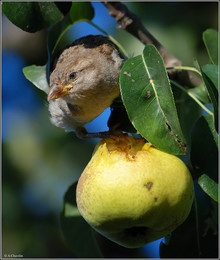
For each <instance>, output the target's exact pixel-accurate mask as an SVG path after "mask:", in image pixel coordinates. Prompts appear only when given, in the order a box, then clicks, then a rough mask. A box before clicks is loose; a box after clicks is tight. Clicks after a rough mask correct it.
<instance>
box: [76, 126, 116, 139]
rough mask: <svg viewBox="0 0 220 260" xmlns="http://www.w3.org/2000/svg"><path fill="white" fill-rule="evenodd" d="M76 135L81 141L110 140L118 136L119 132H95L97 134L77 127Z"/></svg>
mask: <svg viewBox="0 0 220 260" xmlns="http://www.w3.org/2000/svg"><path fill="white" fill-rule="evenodd" d="M76 135H77V137H79V138H80V139H92V138H101V139H103V138H110V137H113V136H118V133H117V132H112V129H110V130H109V131H104V132H95V133H88V132H87V130H86V129H85V127H77V129H76Z"/></svg>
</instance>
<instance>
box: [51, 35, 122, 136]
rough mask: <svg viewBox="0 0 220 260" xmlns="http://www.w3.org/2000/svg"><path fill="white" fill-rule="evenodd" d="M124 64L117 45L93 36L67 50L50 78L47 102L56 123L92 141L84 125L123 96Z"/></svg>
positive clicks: (59, 59)
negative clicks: (121, 75) (121, 80)
mask: <svg viewBox="0 0 220 260" xmlns="http://www.w3.org/2000/svg"><path fill="white" fill-rule="evenodd" d="M123 60H124V59H123V56H122V54H121V53H120V52H119V50H118V48H117V47H116V45H115V44H113V43H112V42H111V41H110V40H109V39H108V38H107V37H104V36H102V35H89V36H86V37H83V38H80V39H78V40H76V41H74V42H73V43H72V44H71V45H70V46H67V47H66V48H65V49H64V50H63V52H62V53H61V54H60V56H59V57H58V59H57V62H56V64H55V68H54V70H53V71H52V73H51V75H50V90H49V93H48V97H47V99H48V101H49V111H50V114H51V121H52V123H53V124H54V125H56V126H58V127H61V128H64V129H65V130H66V131H67V132H70V131H75V132H76V134H77V135H78V136H79V137H89V133H87V132H86V130H85V128H83V125H85V124H86V123H88V122H90V121H92V120H93V119H94V118H96V117H97V116H99V115H100V114H101V113H102V112H103V111H104V110H105V109H106V108H107V107H109V106H110V105H111V104H112V102H113V100H114V99H115V98H116V97H118V96H119V94H120V91H119V73H120V69H121V67H122V65H123ZM91 137H93V136H92V135H91Z"/></svg>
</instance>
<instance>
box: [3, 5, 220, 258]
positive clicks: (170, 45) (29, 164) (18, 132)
mask: <svg viewBox="0 0 220 260" xmlns="http://www.w3.org/2000/svg"><path fill="white" fill-rule="evenodd" d="M126 4H127V6H128V7H129V8H130V9H131V10H132V11H133V12H135V13H136V14H137V15H138V16H139V18H140V19H141V20H142V21H143V23H144V24H145V26H146V28H148V30H149V31H150V32H151V33H152V34H153V35H154V36H155V37H156V38H157V39H158V40H159V41H160V42H161V43H162V44H163V45H164V46H165V47H166V48H167V49H168V50H169V51H170V52H171V53H173V54H174V55H176V56H177V58H179V59H180V60H182V61H183V63H184V64H185V65H192V64H193V59H194V58H195V57H196V58H197V59H198V60H199V62H200V64H201V65H203V64H205V63H207V62H208V61H209V58H208V55H207V53H206V51H205V46H204V43H203V42H202V37H201V36H202V33H203V31H205V30H206V29H207V28H214V29H217V27H218V4H217V3H215V2H207V3H205V2H204V3H203V2H198V3H196V2H192V3H191V2H181V3H178V2H167V3H166V2H160V3H159V2H155V3H153V2H151V3H147V2H146V3H144V2H143V3H141V2H137V3H132V2H129V3H126ZM59 5H60V6H61V3H59ZM68 5H69V4H68ZM100 5H101V4H99V3H93V6H94V7H95V11H96V12H95V18H94V19H96V18H97V17H98V16H100V17H101V18H100V20H99V23H100V24H99V25H100V27H102V26H103V29H105V30H106V31H108V30H110V31H112V32H113V34H114V35H115V38H117V40H118V41H119V42H120V43H121V44H122V45H123V46H125V47H126V50H127V51H128V52H129V54H130V55H131V56H134V55H136V54H140V53H141V52H142V50H143V47H144V46H143V45H142V44H141V43H140V42H138V40H137V39H134V37H132V36H130V35H128V34H127V33H126V32H124V31H120V30H118V29H116V28H115V22H114V21H113V19H112V18H111V17H110V16H109V15H108V14H107V10H103V9H100ZM59 8H60V7H59ZM68 8H69V7H68ZM68 8H67V9H68ZM68 10H69V9H68ZM65 12H67V11H65ZM108 19H109V23H106V24H105V21H107V20H108ZM5 26H6V20H3V32H4V28H5ZM78 26H80V23H79V25H78ZM79 28H81V27H79ZM16 30H17V31H16V33H17V34H15V38H14V39H15V42H16V40H18V39H19V37H18V36H19V29H16ZM77 30H81V29H77V26H76V25H74V27H73V29H72V28H71V29H70V30H69V31H67V32H66V33H65V35H64V39H65V37H67V38H68V39H74V38H75V37H76V36H77V35H78V31H77ZM84 30H85V31H84V33H85V35H86V34H90V33H91V28H90V27H84ZM7 33H8V34H9V33H10V31H8V32H7ZM4 36H5V34H3V43H4V41H5V42H6V37H5V38H4ZM16 37H17V38H16ZM31 37H33V36H32V35H31V36H30V38H31ZM43 37H45V35H44V36H43ZM42 40H44V41H45V38H43V39H42V38H41V39H39V42H40V41H42ZM29 43H30V42H27V43H26V45H25V44H24V45H23V49H24V50H26V48H27V47H28V45H29ZM5 46H6V47H5V49H3V52H4V51H9V50H8V49H7V44H6V43H5ZM45 49H46V46H45ZM11 50H12V49H10V51H11ZM12 51H14V52H16V51H17V49H16V44H15V47H14V49H13V50H12ZM35 51H36V50H34V49H32V50H31V52H32V53H34V52H35ZM26 52H27V50H26ZM36 53H37V52H36ZM40 59H42V63H43V62H44V59H45V57H44V53H42V57H39V56H37V55H36V56H35V57H34V58H32V60H28V61H29V62H30V64H27V65H32V64H33V63H36V61H39V60H40ZM4 65H5V61H4V60H3V62H2V66H3V67H4ZM16 69H18V68H16V67H14V68H13V67H11V72H12V75H9V76H7V77H13V76H14V75H13V71H14V70H16ZM19 69H20V71H21V70H22V68H19ZM7 77H6V75H2V79H3V80H2V82H3V84H2V88H3V105H4V103H5V104H6V103H8V102H9V101H10V99H11V94H8V95H4V88H6V87H7V86H6V84H5V82H6V81H7V80H8V78H7ZM19 84H21V83H19V81H18V79H17V78H14V82H13V87H12V86H11V92H10V93H12V92H13V94H15V93H16V98H19V97H21V96H23V97H25V94H26V93H25V91H24V92H21V91H20V89H21V86H20V85H19ZM22 84H23V83H22ZM28 87H30V88H33V92H32V94H33V95H34V96H36V97H37V99H38V102H39V104H40V105H39V108H38V109H37V111H36V112H35V113H34V114H31V116H30V115H29V116H27V115H26V111H28V110H30V107H29V106H28V105H27V104H26V103H25V102H24V109H23V110H19V106H17V107H16V106H14V107H13V110H11V111H12V115H11V114H10V113H7V111H6V108H4V106H3V111H2V114H3V121H2V122H3V124H4V125H5V127H6V128H5V129H7V133H5V134H7V138H6V137H4V138H3V140H2V151H3V154H2V195H3V196H2V201H3V205H2V206H3V207H2V218H3V222H2V241H3V254H9V255H10V254H14V255H19V254H21V255H23V256H24V257H29V258H33V257H39V258H40V257H44V258H49V257H56V258H57V257H59V258H61V257H74V256H75V255H74V253H73V252H72V251H70V249H69V247H68V246H67V245H66V243H65V241H64V239H63V235H62V233H61V231H60V230H59V225H60V223H59V214H60V211H61V209H62V199H63V196H64V193H65V191H66V190H67V188H68V187H69V186H70V184H72V183H73V182H74V181H76V180H77V179H78V178H79V176H80V174H81V172H82V171H83V169H84V167H85V166H86V164H87V162H88V161H89V159H90V157H91V154H92V151H93V148H94V146H95V142H97V140H95V141H94V142H88V141H82V140H79V139H77V138H76V137H75V135H74V134H67V133H65V132H64V131H63V130H61V129H57V128H55V127H54V126H52V125H51V123H50V122H49V113H48V111H47V105H46V100H45V96H44V95H43V94H42V93H41V92H40V91H39V90H37V89H35V88H34V87H31V86H28ZM19 95H20V96H19ZM183 106H184V109H185V110H186V111H185V113H184V115H183V114H181V113H180V117H181V115H182V116H183V118H182V119H181V121H182V122H183V124H184V125H183V132H184V128H185V129H188V128H189V127H190V128H192V125H193V122H194V121H195V118H197V117H198V113H199V112H198V113H197V111H196V109H197V106H195V103H193V102H192V101H189V100H188V99H186V100H185V103H184V104H183ZM192 108H195V109H192ZM4 109H5V110H4ZM181 109H183V107H178V111H181ZM187 109H188V110H187ZM192 110H193V111H194V112H195V111H196V112H195V117H194V118H193V120H192V121H190V120H191V119H192V118H191V117H190V118H189V115H191V114H190V111H192ZM187 115H188V116H187ZM193 116H194V115H193ZM4 125H3V129H4ZM189 125H190V126H189ZM184 134H185V132H184ZM3 135H4V130H3ZM186 138H187V139H188V140H189V139H190V136H186ZM198 190H199V192H200V193H199V194H202V195H201V196H199V200H198V202H197V203H198V205H197V206H198V207H199V208H200V209H202V208H203V206H202V205H203V203H206V202H207V203H208V205H209V207H207V208H206V211H205V212H204V211H203V214H204V217H203V218H201V219H202V221H203V222H205V223H206V224H205V225H204V223H202V224H203V225H202V226H203V230H202V231H201V232H202V235H204V234H208V236H207V238H208V239H210V240H207V239H206V240H204V239H203V240H202V242H201V245H200V246H201V247H202V246H204V248H205V243H209V241H211V242H212V241H216V222H217V217H216V215H217V210H216V204H215V203H213V202H212V201H211V200H210V198H209V197H208V196H207V195H206V194H205V193H204V192H203V191H202V190H201V189H200V188H198ZM212 212H214V213H213V214H212ZM193 214H195V212H194V211H192V213H191V215H190V218H189V219H188V220H187V222H186V223H185V225H184V226H182V227H180V228H179V230H178V229H177V232H176V233H174V234H173V237H174V239H173V240H171V241H172V242H171V244H170V246H171V250H170V249H169V246H168V247H166V246H164V247H162V249H161V252H162V251H163V254H164V256H166V254H167V253H168V255H169V256H171V253H170V252H172V253H173V257H176V256H177V254H180V253H181V252H182V253H183V254H182V256H183V255H184V248H181V245H179V246H180V247H178V246H177V245H176V243H177V242H178V240H179V239H180V237H179V234H180V233H181V234H182V235H183V237H182V240H181V241H183V243H184V241H187V237H186V236H185V235H184V234H185V233H184V231H185V228H186V227H187V226H188V225H189V226H190V225H193V226H190V228H192V233H191V235H192V236H191V237H190V239H189V240H188V241H187V243H189V244H190V245H189V246H190V247H191V248H192V250H194V249H195V247H196V246H198V245H196V242H195V237H196V231H195V225H196V223H195V222H190V221H191V217H192V216H194V215H193ZM193 221H195V218H194V219H193ZM189 222H190V223H189ZM187 235H188V234H187ZM175 238H176V239H175ZM76 239H77V238H76ZM85 240H86V238H85ZM97 240H98V241H99V244H100V245H101V248H102V250H103V253H104V256H106V257H109V256H110V257H128V256H133V257H138V256H142V257H143V256H145V257H146V256H147V252H146V253H145V255H141V253H140V251H138V250H136V249H135V250H128V249H124V248H121V247H119V246H117V245H113V244H112V243H111V242H109V241H106V240H105V239H103V238H102V237H101V238H100V236H99V235H97ZM211 242H210V243H211ZM173 244H174V247H175V248H176V250H173V248H174V247H173ZM106 245H107V246H106ZM210 247H211V250H212V251H214V252H213V255H214V256H216V244H215V243H213V244H212V246H210ZM196 248H197V247H196ZM110 249H111V250H110ZM114 250H115V251H114ZM113 252H114V253H113ZM192 252H193V253H194V251H192ZM208 253H209V251H208V252H206V254H205V256H206V257H209V256H210V255H209V254H208ZM211 257H212V256H211Z"/></svg>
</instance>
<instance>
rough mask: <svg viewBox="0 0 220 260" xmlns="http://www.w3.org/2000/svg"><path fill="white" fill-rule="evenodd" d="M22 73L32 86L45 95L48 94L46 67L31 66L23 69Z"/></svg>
mask: <svg viewBox="0 0 220 260" xmlns="http://www.w3.org/2000/svg"><path fill="white" fill-rule="evenodd" d="M23 73H24V75H25V77H26V79H28V80H29V81H30V82H31V83H32V84H34V85H35V86H36V87H37V88H39V89H40V90H42V91H44V92H45V93H46V94H47V93H48V92H49V85H48V81H47V76H46V65H44V66H36V65H31V66H27V67H24V68H23Z"/></svg>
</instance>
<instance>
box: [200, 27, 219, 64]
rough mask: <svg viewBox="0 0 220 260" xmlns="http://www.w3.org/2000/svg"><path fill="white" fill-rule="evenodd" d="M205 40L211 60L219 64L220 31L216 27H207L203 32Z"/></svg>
mask: <svg viewBox="0 0 220 260" xmlns="http://www.w3.org/2000/svg"><path fill="white" fill-rule="evenodd" d="M203 41H204V43H205V46H206V49H207V52H208V54H209V58H210V60H211V62H212V63H214V64H218V47H219V46H218V31H217V30H214V29H207V30H206V31H204V32H203Z"/></svg>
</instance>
